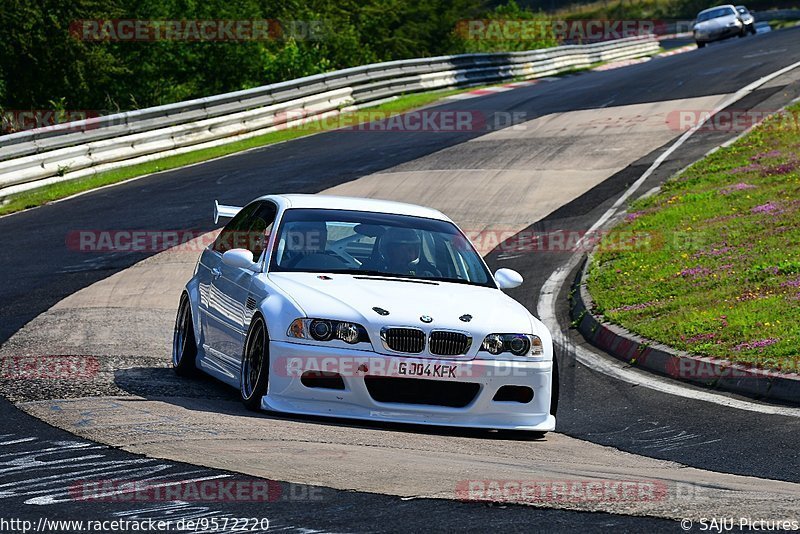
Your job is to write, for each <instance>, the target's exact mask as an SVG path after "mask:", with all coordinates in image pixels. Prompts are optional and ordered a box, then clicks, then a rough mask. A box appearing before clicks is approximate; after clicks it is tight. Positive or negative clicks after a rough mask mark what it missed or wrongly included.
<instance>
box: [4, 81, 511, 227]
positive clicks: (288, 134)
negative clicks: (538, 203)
mask: <svg viewBox="0 0 800 534" xmlns="http://www.w3.org/2000/svg"><path fill="white" fill-rule="evenodd" d="M509 81H511V80H509ZM504 83H507V82H504ZM475 89H477V87H468V88H461V89H448V90H443V91H432V92H427V93H415V94H410V95H403V96H401V97H399V98H397V99H395V100H392V101H389V102H385V103H383V104H380V105H377V106H373V107H370V108H365V109H363V110H359V111H355V112H352V113H347V114H344V115H343V116H342V117H341V119H335V120H332V121H331V123H329V124H326V123H320V122H315V121H309V122H308V123H307V124H304V125H301V126H299V127H293V128H289V129H286V130H278V131H275V132H270V133H266V134H264V135H259V136H257V137H251V138H250V139H244V140H241V141H234V142H232V143H227V144H224V145H220V146H216V147H213V148H205V149H202V150H198V151H195V152H189V153H186V154H180V155H177V156H168V157H165V158H161V159H157V160H154V161H149V162H146V163H140V164H136V165H131V166H130V167H123V168H121V169H115V170H110V171H105V172H102V173H99V174H97V175H94V176H87V177H85V178H80V179H77V180H68V181H65V182H61V183H57V184H52V185H48V186H45V187H42V188H39V189H34V190H31V191H28V192H24V193H20V194H18V195H14V196H11V197H9V198H8V199H6V203H4V204H3V205H0V215H6V214H9V213H13V212H16V211H21V210H24V209H27V208H33V207H36V206H41V205H42V204H46V203H47V202H52V201H54V200H58V199H61V198H66V197H68V196H71V195H74V194H77V193H81V192H84V191H89V190H91V189H96V188H98V187H102V186H104V185H109V184H115V183H118V182H122V181H125V180H129V179H131V178H135V177H137V176H143V175H145V174H151V173H154V172H159V171H166V170H169V169H176V168H178V167H183V166H185V165H190V164H192V163H198V162H201V161H207V160H210V159H213V158H218V157H220V156H226V155H228V154H233V153H236V152H241V151H243V150H248V149H250V148H256V147H262V146H266V145H271V144H274V143H279V142H281V141H288V140H290V139H296V138H298V137H303V136H306V135H310V134H313V133H318V132H321V131H326V130H329V129H333V128H335V127H336V125H337V124H339V123H344V124H345V125H348V124H360V123H362V122H365V121H368V120H370V118H371V116H372V117H374V116H375V114H380V116H392V115H397V114H399V113H404V112H406V111H409V110H412V109H415V108H420V107H422V106H426V105H428V104H431V103H433V102H435V101H437V100H441V99H442V98H445V97H447V96H451V95H454V94H458V93H462V92H464V91H472V90H475Z"/></svg>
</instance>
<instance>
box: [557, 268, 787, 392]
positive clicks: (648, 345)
mask: <svg viewBox="0 0 800 534" xmlns="http://www.w3.org/2000/svg"><path fill="white" fill-rule="evenodd" d="M591 261H592V254H589V255H588V257H587V258H585V259H584V261H583V263H582V264H581V265H580V267H579V268H578V270H577V275H576V277H575V280H574V282H573V285H572V288H571V291H570V318H571V319H572V324H573V326H575V327H576V328H577V330H578V331H579V332H580V333H581V335H583V337H584V338H585V339H586V340H587V341H588V342H589V343H591V344H592V345H594V346H595V347H597V348H599V349H601V350H603V351H605V352H607V353H608V354H610V355H611V356H613V357H615V358H617V359H619V360H622V361H624V362H626V363H628V364H630V365H631V366H635V367H638V368H641V369H646V370H648V371H651V372H654V373H656V374H659V375H662V376H667V377H670V378H674V379H677V380H681V381H684V382H690V383H692V384H695V385H700V386H704V387H708V388H712V389H716V390H722V391H728V392H731V393H737V394H740V395H745V396H747V397H753V398H757V399H768V400H772V401H780V402H788V403H790V404H800V375H798V374H796V373H787V374H784V373H778V372H775V371H770V370H766V369H760V368H757V367H752V366H747V365H743V364H739V363H734V362H731V361H728V360H724V359H719V358H711V357H707V356H698V355H694V354H690V353H687V352H684V351H679V350H676V349H674V348H672V347H669V346H667V345H664V344H661V343H658V342H655V341H652V340H649V339H645V338H643V337H642V336H639V335H637V334H634V333H633V332H631V331H629V330H627V329H625V328H623V327H621V326H619V325H616V324H612V323H610V322H608V321H606V320H605V318H604V317H602V316H599V315H596V314H595V313H594V311H593V310H594V309H595V304H594V301H593V300H592V297H591V295H590V294H589V291H588V289H587V288H586V274H587V271H588V268H589V265H590V264H591Z"/></svg>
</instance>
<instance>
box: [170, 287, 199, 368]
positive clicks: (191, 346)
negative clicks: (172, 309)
mask: <svg viewBox="0 0 800 534" xmlns="http://www.w3.org/2000/svg"><path fill="white" fill-rule="evenodd" d="M196 359H197V340H196V339H195V337H194V323H193V322H192V306H191V304H189V297H188V296H187V295H186V293H184V294H183V295H181V303H180V305H179V306H178V316H177V317H176V318H175V331H174V333H173V335H172V368H173V369H175V373H176V374H178V375H179V376H190V375H193V374H195V373H196V372H197V367H196V365H195V360H196Z"/></svg>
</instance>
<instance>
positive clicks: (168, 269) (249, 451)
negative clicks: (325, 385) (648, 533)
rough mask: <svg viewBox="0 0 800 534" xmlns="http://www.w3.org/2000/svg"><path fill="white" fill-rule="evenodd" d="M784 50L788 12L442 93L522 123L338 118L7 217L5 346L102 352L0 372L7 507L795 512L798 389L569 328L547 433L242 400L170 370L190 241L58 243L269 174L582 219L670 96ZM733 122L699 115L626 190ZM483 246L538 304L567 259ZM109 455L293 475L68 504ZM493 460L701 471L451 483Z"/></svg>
mask: <svg viewBox="0 0 800 534" xmlns="http://www.w3.org/2000/svg"><path fill="white" fill-rule="evenodd" d="M798 61H800V29H791V30H782V31H776V32H770V33H766V34H763V35H758V36H756V37H752V38H746V39H736V40H730V41H727V42H723V43H719V44H715V45H713V46H708V47H706V48H704V49H703V50H695V51H691V52H688V53H684V54H680V55H676V56H672V57H665V58H658V59H654V60H651V61H648V62H645V63H641V64H637V65H632V66H629V67H625V68H620V69H615V70H609V71H604V72H589V73H584V74H580V75H575V76H571V77H565V78H561V79H556V80H553V81H548V82H541V83H537V84H534V85H530V86H526V87H520V88H516V89H513V90H509V91H505V92H498V93H495V94H490V95H486V96H481V97H476V98H471V99H466V100H451V101H445V102H444V103H442V104H440V105H438V106H436V107H435V110H457V111H458V110H460V111H464V110H468V111H470V112H471V113H473V114H475V115H479V116H481V117H483V118H484V119H485V123H486V124H488V125H495V124H496V125H500V126H506V125H508V120H509V117H514V122H515V126H511V127H507V128H504V129H499V130H498V129H493V131H487V130H486V129H476V130H475V131H467V132H417V131H413V132H410V131H406V132H403V131H380V132H375V131H349V132H342V131H333V132H328V133H324V134H318V135H314V136H310V137H307V138H303V139H298V140H294V141H291V142H288V143H283V144H279V145H274V146H270V147H265V148H261V149H256V150H252V151H249V152H246V153H243V154H240V155H235V156H231V157H227V158H223V159H219V160H215V161H210V162H207V163H204V164H198V165H195V166H191V167H187V168H183V169H179V170H175V171H170V172H165V173H161V174H157V175H152V176H148V177H144V178H141V179H138V180H134V181H131V182H127V183H124V184H120V185H118V186H114V187H109V188H105V189H101V190H98V191H94V192H91V193H87V194H83V195H80V196H77V197H74V198H72V199H68V200H65V201H62V202H57V203H53V204H50V205H47V206H44V207H41V208H37V209H33V210H29V211H27V212H23V213H19V214H15V215H11V216H8V217H4V218H0V231H1V232H2V235H3V236H4V237H3V244H4V246H3V248H2V253H1V254H0V269H2V270H3V272H5V273H8V274H7V275H6V279H5V280H6V283H5V284H3V286H2V287H0V298H2V302H3V303H4V304H3V307H2V308H0V342H2V343H3V346H2V347H0V357H5V358H9V357H14V356H16V355H22V356H31V355H45V356H48V355H60V354H90V355H93V356H95V357H97V358H98V360H99V361H100V366H101V367H100V373H99V375H98V378H97V379H95V380H87V381H81V380H78V381H60V382H59V381H46V382H41V383H39V382H31V381H23V380H2V381H1V382H0V390H2V392H3V394H4V395H5V396H7V397H8V398H9V399H11V401H13V403H15V404H17V405H19V406H20V407H22V408H23V410H24V411H25V412H28V413H24V412H23V411H21V410H19V409H18V408H16V407H14V405H13V404H12V402H9V401H7V400H0V402H1V403H2V406H1V407H0V409H1V410H2V413H3V415H4V417H3V421H4V424H3V425H2V427H1V428H0V506H2V507H3V508H4V509H5V510H7V511H9V512H13V514H14V516H15V517H20V518H23V517H24V518H29V519H31V520H34V521H36V520H38V519H39V518H40V517H42V516H46V517H49V518H58V519H78V518H83V519H89V518H91V519H94V518H97V519H111V518H126V517H127V518H147V517H153V518H167V517H170V518H178V517H200V516H205V517H218V518H221V517H267V518H269V520H270V529H269V530H270V531H274V530H280V529H285V530H304V531H306V532H312V531H336V532H349V531H397V530H423V529H426V530H434V531H444V530H450V529H464V530H474V531H485V530H487V529H489V528H503V529H507V530H531V529H534V530H552V529H558V530H566V529H577V528H581V529H582V530H583V529H585V530H590V531H592V530H597V531H601V530H608V529H614V530H623V531H642V530H645V529H647V530H650V529H653V530H658V531H680V530H681V528H680V525H679V523H678V520H679V519H680V518H682V517H693V518H696V517H700V516H702V515H703V514H704V513H714V514H723V513H724V512H728V514H729V515H730V516H737V514H739V513H747V514H751V515H754V516H757V515H758V514H763V517H764V518H765V519H767V518H772V519H775V518H777V517H780V518H784V517H785V516H786V515H787V513H791V512H792V511H793V512H794V513H795V515H796V517H794V518H793V519H800V512H797V511H798V510H800V485H798V483H800V459H798V450H800V432H798V430H800V418H799V417H798V416H800V410H797V409H796V408H794V407H780V409H778V410H775V409H772V408H770V407H763V405H761V404H759V403H758V402H756V401H751V400H749V399H738V398H735V397H733V396H725V395H719V397H720V398H722V399H733V400H734V401H737V402H738V401H743V402H744V403H745V404H747V405H748V406H749V407H750V408H749V409H736V408H732V407H730V406H729V405H726V403H725V402H724V401H722V402H705V401H701V400H697V399H696V398H693V397H692V394H691V391H692V390H693V389H694V388H689V387H687V388H686V389H687V391H689V392H690V393H688V394H687V395H685V396H677V395H669V394H665V393H660V392H658V391H654V390H653V389H650V388H648V387H644V386H634V385H632V384H629V383H626V382H622V381H619V380H616V379H614V378H611V377H608V376H606V375H605V374H602V373H600V372H598V371H596V370H593V369H592V368H589V367H586V366H584V365H582V364H578V363H576V361H575V357H574V354H573V353H572V352H571V343H574V344H581V343H582V340H581V339H580V337H579V336H577V335H576V334H574V333H572V332H567V333H566V334H567V336H569V340H570V343H567V344H566V345H565V346H560V347H558V348H557V358H558V360H559V364H560V374H561V387H560V390H561V398H560V403H559V414H558V428H557V432H556V433H553V434H548V435H547V437H546V438H545V439H544V440H531V439H529V438H526V437H525V436H518V435H514V434H513V433H500V434H494V433H487V432H456V431H450V430H444V429H443V430H435V429H422V428H416V427H410V426H401V425H362V424H352V423H348V422H346V421H322V420H317V419H313V418H292V417H277V416H268V415H264V416H262V417H253V416H251V415H249V414H245V413H243V411H242V410H241V409H239V408H238V405H237V404H236V403H235V402H233V400H232V399H234V398H235V394H236V392H235V391H231V390H229V389H227V388H224V387H222V386H219V385H217V384H215V383H214V382H212V381H210V380H186V379H177V378H175V377H174V376H173V375H172V374H171V371H170V370H169V369H167V366H166V364H167V360H166V358H165V356H164V355H165V354H167V355H168V353H169V347H168V346H167V344H168V340H169V338H170V335H171V332H170V331H169V321H170V320H171V317H173V316H174V309H175V307H176V305H177V301H176V300H175V299H176V294H174V293H173V291H174V290H175V287H177V288H178V290H179V288H180V285H179V283H180V282H182V281H185V279H186V278H187V277H188V275H187V274H186V272H187V270H188V273H189V275H190V274H191V268H192V267H193V262H194V261H195V260H196V257H197V255H196V253H193V254H172V255H170V252H165V253H163V254H156V253H155V252H146V253H142V252H135V253H134V252H114V253H108V252H98V253H87V252H80V251H77V250H74V247H71V246H68V245H69V240H68V236H69V235H70V234H71V233H73V232H75V231H77V230H174V229H194V230H196V231H197V233H198V234H200V233H204V232H207V231H210V230H212V229H213V226H212V224H211V222H212V221H211V216H210V215H211V206H212V201H213V200H214V199H219V200H220V202H221V203H228V204H241V203H244V202H247V201H248V200H250V199H252V198H254V197H256V196H259V195H262V194H266V193H281V192H305V193H318V192H323V191H324V192H326V193H334V194H337V193H338V194H357V195H365V196H376V197H382V198H391V199H405V200H409V201H412V202H418V203H422V204H428V205H432V206H434V207H437V208H440V209H442V210H443V211H445V212H446V213H448V214H449V215H451V216H452V217H453V218H454V219H455V220H456V221H457V222H458V223H459V224H460V225H461V226H462V227H464V228H468V229H470V230H478V231H489V232H492V231H497V232H505V233H507V234H508V235H513V234H515V233H517V232H528V231H537V232H538V231H552V230H569V231H576V232H581V231H585V230H586V229H588V228H590V227H591V226H592V224H593V223H594V222H595V221H596V220H598V219H599V218H600V216H601V215H603V213H605V212H606V210H607V209H608V208H609V207H610V206H611V205H612V204H613V203H614V201H615V200H616V199H617V198H618V197H619V195H620V194H622V193H623V191H624V190H625V189H626V188H627V187H628V186H629V185H630V184H631V183H633V182H634V181H635V180H636V179H637V178H638V177H639V176H641V175H642V173H643V172H644V171H645V170H646V169H647V168H648V167H649V166H650V165H651V163H652V162H653V161H654V160H655V159H656V158H657V157H658V156H659V155H660V154H661V153H662V152H663V151H664V150H666V149H667V148H668V147H669V146H670V145H671V144H672V143H673V142H674V140H675V139H676V138H677V137H678V136H680V134H681V133H683V131H682V130H680V129H679V128H676V127H674V117H675V114H674V113H675V112H676V111H680V110H710V109H712V108H714V107H715V106H717V105H719V104H720V103H722V102H724V101H725V100H726V98H727V97H729V96H730V95H731V94H733V93H736V92H737V91H738V90H739V89H741V88H742V87H744V86H746V85H748V84H750V83H751V82H754V81H755V80H758V79H759V78H761V77H763V76H767V75H769V74H771V73H773V72H775V71H777V70H779V69H781V68H783V67H786V66H788V65H790V64H793V63H795V62H798ZM798 96H800V69H795V70H792V71H790V72H787V73H786V74H784V75H782V76H779V77H777V78H775V79H774V80H772V81H770V82H768V83H766V84H764V85H762V86H760V87H759V88H757V89H755V90H754V91H753V92H751V93H750V94H748V95H747V96H745V97H744V98H743V99H741V100H739V101H738V102H736V103H734V104H731V106H730V108H731V109H735V110H747V109H752V110H760V111H767V110H774V109H777V108H779V107H781V106H783V105H785V104H787V103H788V102H790V101H792V100H794V99H796V98H798ZM737 133H738V132H731V131H719V130H711V131H706V130H701V131H698V132H697V133H696V134H695V135H693V136H692V137H690V138H689V140H688V141H687V142H686V143H684V144H683V145H682V146H681V147H680V148H679V149H677V150H676V151H675V152H673V153H672V154H671V155H670V157H669V158H667V160H666V161H665V162H664V164H663V165H662V166H661V167H659V169H658V170H657V171H656V172H655V173H653V174H652V175H651V176H650V177H649V178H648V180H647V181H646V182H645V184H644V185H643V186H642V187H641V188H640V189H639V193H645V192H646V191H648V190H649V189H651V188H652V187H654V186H656V185H658V183H659V182H661V181H663V180H664V179H666V178H667V177H669V175H671V174H672V173H674V172H675V171H677V170H679V169H681V168H683V167H684V166H686V165H687V164H689V163H691V162H693V161H695V160H697V159H698V158H700V157H702V155H703V154H704V153H706V152H707V151H708V150H710V149H711V148H713V147H715V146H717V145H719V144H720V143H722V142H724V141H726V140H728V139H730V138H732V137H734V136H735V135H737ZM520 184H523V186H522V187H521V186H520ZM515 188H516V189H515ZM504 235H505V234H504ZM495 244H496V243H488V244H487V243H483V245H485V246H486V250H485V252H486V253H487V259H488V261H489V264H490V267H492V268H493V269H494V268H497V267H501V266H502V267H510V268H513V269H516V270H518V271H520V272H521V273H522V274H523V276H524V277H525V279H526V283H525V284H523V286H522V287H521V288H518V289H516V290H513V291H511V292H510V294H511V295H512V296H514V297H515V298H517V299H518V300H520V301H521V302H522V303H523V304H525V305H526V306H528V307H529V309H531V310H532V311H534V312H536V310H537V304H538V299H539V295H540V290H541V289H542V284H543V283H544V282H545V280H547V279H548V277H549V276H550V275H551V273H552V272H553V271H554V270H555V269H556V268H558V267H559V266H561V265H563V264H564V263H565V262H566V261H567V260H568V259H569V258H570V256H571V254H570V253H568V252H542V253H535V254H531V253H525V254H513V253H511V254H509V253H507V252H506V251H504V250H500V249H497V250H492V247H493V246H494V245H495ZM480 246H481V243H479V247H480ZM176 281H177V282H176ZM176 283H178V285H177V286H176V285H175V284H176ZM142 288H149V289H153V291H152V292H151V293H146V292H142ZM162 288H163V290H162ZM561 289H562V291H561V295H560V298H559V299H558V301H557V302H559V308H557V310H556V311H557V313H558V314H559V316H560V318H561V324H564V325H568V324H569V320H568V319H567V318H566V292H567V289H568V288H567V287H563V288H561ZM137 291H138V292H137ZM117 297H120V298H121V300H117V301H114V302H110V301H111V300H113V299H115V298H117ZM123 301H124V302H123ZM165 324H166V326H165ZM26 325H27V326H26ZM23 327H25V328H23ZM770 412H771V413H770ZM29 414H35V415H36V416H37V417H40V418H42V419H44V420H45V421H47V422H49V423H52V424H55V425H56V426H59V427H62V428H66V429H68V430H69V432H67V431H66V430H63V429H62V428H55V427H53V426H50V425H48V424H47V423H45V422H43V421H41V420H39V419H37V418H34V417H32V416H31V415H29ZM211 427H214V428H211ZM212 430H213V431H214V432H216V433H213V432H212ZM76 435H77V436H78V437H76ZM248 436H255V437H257V439H254V440H250V441H248V439H247V438H248ZM123 449H124V450H123ZM131 451H132V452H131ZM136 453H141V454H136ZM403 462H407V463H406V464H404V463H403ZM199 465H203V466H206V467H199ZM110 473H114V477H119V478H126V477H127V479H130V480H136V479H143V478H146V477H157V478H158V479H159V480H166V481H169V480H196V479H211V480H216V479H224V478H236V477H241V476H243V475H241V474H240V473H245V475H246V476H249V477H252V476H257V477H265V478H270V479H274V480H280V481H286V482H280V483H276V484H278V486H277V487H279V489H278V490H276V495H277V497H276V498H275V500H274V502H270V503H267V504H263V503H261V504H254V503H247V502H244V503H243V502H235V501H234V502H231V501H222V502H215V503H213V504H209V503H203V504H202V505H200V504H196V503H187V502H178V503H131V502H121V501H114V500H111V501H102V502H96V501H90V502H81V501H76V500H74V499H71V498H70V490H69V488H70V484H71V483H73V484H74V483H75V482H76V481H80V480H85V479H87V478H89V479H92V478H93V479H98V478H101V479H102V478H103V477H104V476H105V477H108V476H110V475H109V474H110ZM492 473H496V475H495V476H496V477H497V478H503V479H508V478H514V477H516V478H518V479H524V478H535V477H537V476H542V473H545V474H547V475H548V476H547V478H551V479H552V478H558V477H561V478H565V477H566V478H580V477H584V478H586V477H591V476H599V477H601V478H602V477H611V476H613V477H617V478H619V477H622V478H625V477H629V478H637V479H649V478H653V479H657V480H662V481H668V482H671V483H674V484H677V485H678V486H676V487H678V488H689V487H691V488H693V489H692V491H691V492H689V494H683V495H676V494H675V492H674V491H673V492H671V493H670V495H669V498H668V499H667V500H666V501H664V502H657V503H639V502H633V503H632V502H623V503H619V502H606V503H599V504H598V503H591V506H588V505H585V504H586V503H584V505H576V504H575V503H565V502H545V503H537V507H531V506H524V505H514V504H503V505H502V506H500V505H497V504H487V503H479V502H461V501H458V500H453V499H454V497H458V495H457V494H456V495H454V491H453V489H454V488H453V484H452V481H454V480H455V481H458V480H465V479H474V478H478V479H484V478H488V477H487V476H484V475H487V474H489V475H491V474H492ZM104 474H105V475H104ZM681 484H683V485H681ZM448 488H449V490H448ZM698 488H700V489H698ZM673 489H674V488H673ZM678 497H680V498H678ZM549 508H559V509H549ZM642 516H648V517H642ZM695 530H697V527H696V528H695Z"/></svg>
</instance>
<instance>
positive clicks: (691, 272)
mask: <svg viewBox="0 0 800 534" xmlns="http://www.w3.org/2000/svg"><path fill="white" fill-rule="evenodd" d="M710 272H711V271H710V270H709V269H707V268H706V267H690V268H689V269H684V270H682V271H681V276H683V277H689V278H697V277H698V276H705V275H707V274H709V273H710Z"/></svg>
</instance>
